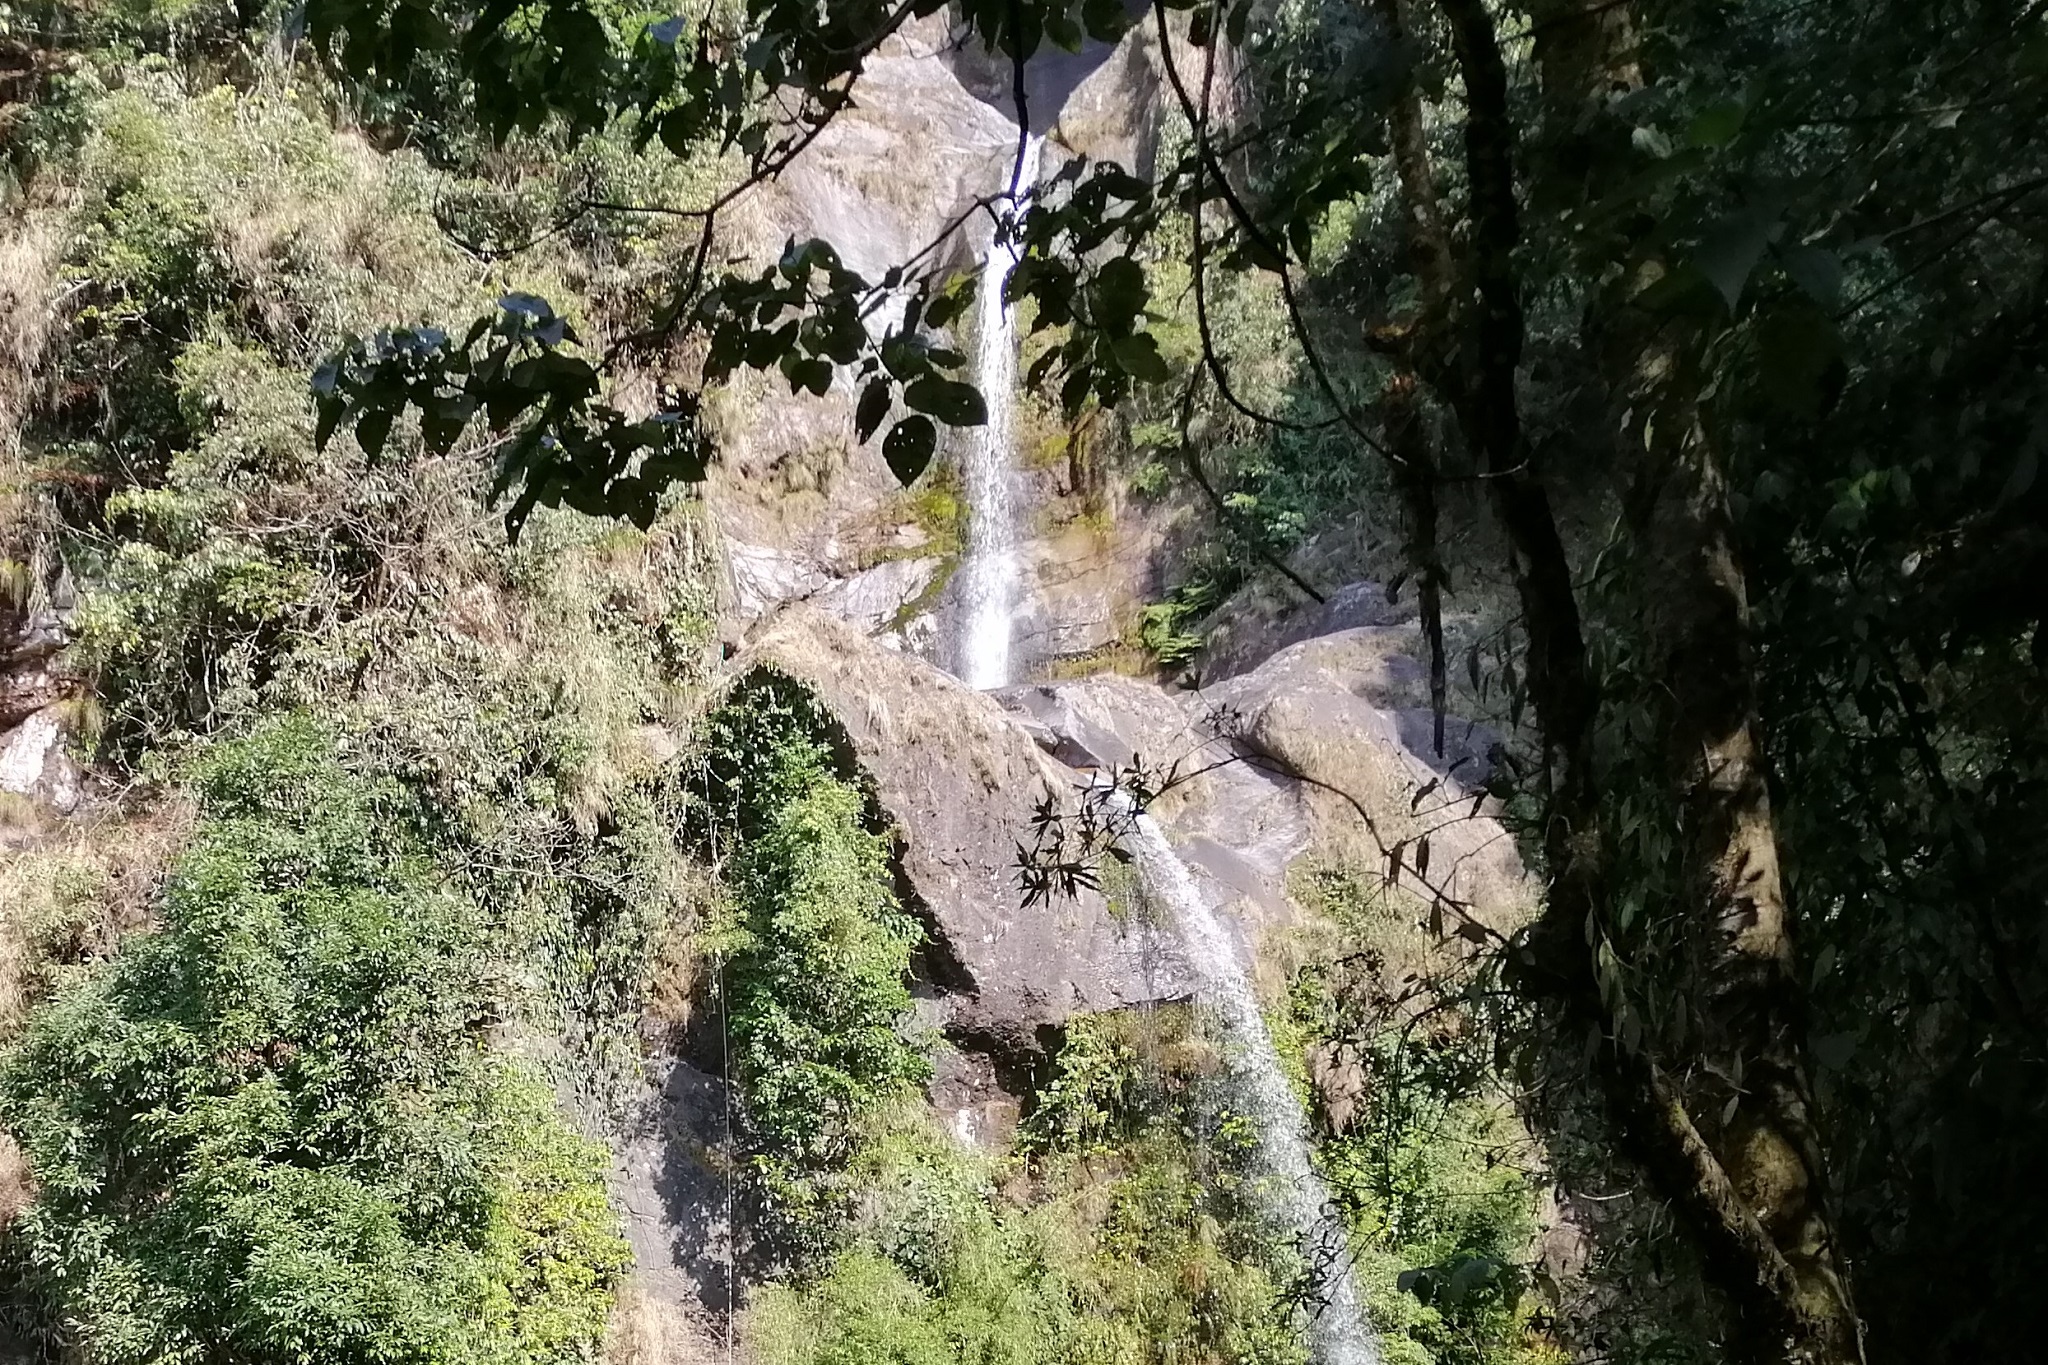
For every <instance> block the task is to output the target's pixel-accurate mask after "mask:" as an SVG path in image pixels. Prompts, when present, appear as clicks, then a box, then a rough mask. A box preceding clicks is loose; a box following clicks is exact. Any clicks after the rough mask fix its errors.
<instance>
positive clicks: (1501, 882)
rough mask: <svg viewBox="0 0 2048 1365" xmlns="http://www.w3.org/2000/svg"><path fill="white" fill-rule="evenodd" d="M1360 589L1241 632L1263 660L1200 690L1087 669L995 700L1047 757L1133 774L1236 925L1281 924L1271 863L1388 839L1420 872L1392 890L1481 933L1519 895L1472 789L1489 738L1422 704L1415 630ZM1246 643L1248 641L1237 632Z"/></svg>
mask: <svg viewBox="0 0 2048 1365" xmlns="http://www.w3.org/2000/svg"><path fill="white" fill-rule="evenodd" d="M1407 615H1408V614H1407V613H1406V612H1405V611H1403V610H1402V609H1401V608H1399V607H1396V606H1394V605H1393V604H1390V603H1388V602H1387V600H1386V596H1385V594H1384V593H1383V592H1382V591H1381V590H1380V589H1379V588H1378V587H1376V586H1375V585H1372V584H1367V583H1361V584H1354V585H1352V586H1350V587H1347V588H1345V589H1343V590H1342V591H1340V592H1338V593H1335V594H1332V596H1331V599H1330V601H1329V602H1328V603H1327V604H1325V605H1324V606H1323V607H1321V608H1319V609H1317V610H1314V611H1311V612H1305V613H1298V614H1296V615H1294V616H1293V617H1291V618H1289V619H1287V620H1285V621H1283V622H1280V623H1277V624H1275V625H1273V626H1272V627H1271V628H1269V629H1267V630H1265V631H1263V632H1261V633H1260V634H1259V636H1258V638H1259V639H1260V640H1262V641H1263V643H1265V644H1266V645H1267V646H1268V647H1269V648H1271V649H1274V650H1276V651H1277V652H1273V653H1270V654H1269V655H1268V656H1267V657H1265V658H1264V659H1263V660H1254V659H1250V658H1248V657H1240V659H1239V661H1238V668H1237V671H1236V672H1235V674H1234V675H1233V676H1230V677H1228V678H1226V679H1225V680H1224V681H1222V682H1219V683H1215V684H1212V685H1211V686H1209V687H1206V688H1204V689H1202V690H1200V691H1178V692H1169V691H1167V690H1166V689H1164V688H1161V687H1158V686H1156V685H1154V684H1151V683H1147V682H1142V681H1139V680H1137V679H1133V678H1125V677H1117V676H1112V675H1102V676H1096V677H1091V678H1084V679H1079V680H1076V681H1072V682H1061V683H1051V684H1044V685H1028V686H1022V687H1013V688H1007V689H1004V690H1003V691H1002V692H1001V693H999V694H997V695H998V696H999V697H1000V699H1001V700H1002V701H1003V703H1004V704H1005V705H1006V706H1009V707H1011V708H1012V709H1014V710H1015V711H1016V712H1018V714H1019V715H1020V716H1022V717H1024V718H1026V719H1028V721H1029V723H1030V724H1031V726H1032V727H1033V728H1034V733H1036V734H1037V735H1038V737H1039V743H1040V744H1041V746H1042V747H1044V748H1046V749H1047V751H1048V752H1049V753H1051V754H1052V756H1053V757H1055V758H1056V759H1058V760H1060V761H1061V762H1063V763H1066V764H1069V765H1071V766H1073V767H1076V768H1079V769H1082V770H1094V771H1100V772H1105V773H1107V772H1111V771H1125V770H1129V769H1131V768H1133V767H1135V768H1137V769H1140V770H1141V771H1142V774H1143V777H1144V780H1145V782H1146V783H1147V784H1148V785H1149V786H1151V787H1153V788H1155V789H1159V790H1162V791H1163V792H1164V794H1163V795H1162V796H1161V797H1160V798H1159V800H1158V801H1156V802H1155V803H1154V805H1153V807H1152V813H1153V815H1154V816H1155V817H1156V818H1157V819H1158V820H1159V822H1160V824H1161V826H1162V827H1163V828H1164V829H1165V830H1166V832H1167V834H1168V836H1169V838H1170V839H1171V840H1172V842H1173V844H1174V846H1175V848H1176V850H1177V851H1178V852H1179V854H1180V856H1181V858H1182V860H1183V861H1184V862H1186V863H1187V864H1188V865H1189V866H1190V868H1191V870H1192V871H1193V872H1194V873H1195V877H1196V882H1197V886H1198V889H1199V890H1200V891H1201V893H1202V894H1203V896H1204V897H1205V898H1206V899H1207V900H1208V901H1209V904H1210V906H1211V908H1213V909H1219V910H1223V911H1225V912H1226V913H1228V914H1230V915H1232V916H1233V917H1235V919H1236V920H1237V922H1238V923H1239V925H1240V927H1241V928H1242V929H1243V930H1244V931H1245V932H1246V934H1247V935H1248V936H1250V937H1253V938H1257V937H1259V936H1261V935H1263V934H1264V933H1265V932H1266V931H1267V930H1269V929H1271V928H1273V927H1276V926H1283V925H1285V924H1287V923H1289V922H1290V921H1291V920H1292V917H1293V914H1294V911H1293V909H1292V902H1291V901H1290V899H1289V896H1288V890H1287V876H1288V870H1289V868H1290V867H1291V866H1292V864H1293V863H1294V861H1295V860H1296V859H1297V858H1299V857H1300V856H1301V855H1302V854H1304V853H1306V852H1308V851H1309V850H1311V849H1320V850H1323V851H1325V852H1329V853H1334V854H1338V855H1340V856H1344V857H1346V858H1348V859H1351V860H1354V861H1356V862H1358V863H1360V864H1362V865H1364V866H1367V867H1378V866H1381V865H1383V864H1384V861H1385V859H1386V855H1387V852H1388V850H1390V849H1391V848H1392V847H1393V846H1394V845H1396V844H1401V845H1403V846H1404V847H1405V848H1406V849H1408V850H1410V860H1411V861H1412V856H1413V854H1412V851H1413V850H1414V849H1415V848H1416V846H1417V844H1418V841H1421V840H1423V839H1425V838H1427V840H1428V841H1429V844H1430V846H1431V863H1430V870H1429V873H1428V874H1427V877H1426V879H1424V878H1420V877H1418V876H1416V875H1415V874H1414V873H1413V872H1412V871H1411V872H1409V873H1405V874H1404V876H1403V884H1404V886H1406V888H1407V889H1408V890H1410V891H1413V892H1416V893H1417V894H1419V895H1423V896H1425V897H1426V896H1429V895H1432V894H1436V893H1441V894H1444V895H1447V896H1450V897H1453V898H1455V899H1457V900H1459V901H1461V902H1465V903H1467V904H1469V905H1470V906H1471V907H1472V908H1473V912H1474V914H1475V915H1476V916H1477V917H1478V918H1480V919H1481V920H1483V921H1484V922H1486V923H1488V924H1491V925H1493V926H1495V927H1496V928H1505V927H1507V926H1511V925H1513V924H1514V923H1517V922H1518V921H1519V918H1520V916H1521V915H1522V914H1523V913H1525V911H1526V908H1527V900H1528V892H1527V888H1526V885H1525V882H1524V877H1523V869H1522V866H1521V861H1520V858H1519V856H1518V855H1517V853H1516V850H1515V845H1514V840H1513V839H1512V838H1511V837H1509V835H1508V833H1507V831H1506V830H1504V829H1503V828H1502V827H1501V825H1500V822H1499V818H1498V816H1499V811H1498V809H1497V806H1496V805H1495V803H1493V802H1492V801H1491V800H1490V799H1487V798H1483V797H1481V796H1480V795H1479V785H1480V783H1481V782H1483V780H1484V778H1485V776H1486V772H1487V768H1488V756H1489V754H1490V752H1491V750H1492V748H1493V745H1494V743H1495V736H1493V735H1492V734H1491V733H1490V732H1488V731H1487V730H1486V729H1485V728H1484V727H1483V726H1478V725H1475V724H1473V723H1471V722H1468V721H1464V720H1462V719H1460V718H1458V717H1455V716H1447V717H1445V725H1444V740H1445V743H1444V749H1443V752H1442V753H1441V754H1438V753H1437V752H1436V749H1435V734H1434V730H1435V724H1434V722H1435V716H1434V714H1433V713H1432V712H1431V710H1430V709H1429V705H1428V700H1429V698H1428V679H1427V673H1426V670H1425V669H1424V668H1423V666H1422V665H1421V664H1420V663H1419V662H1418V660H1417V659H1416V657H1415V655H1416V651H1417V650H1418V648H1419V637H1418V634H1417V631H1416V629H1415V627H1414V626H1413V625H1412V624H1411V623H1410V622H1409V621H1408V620H1407V619H1406V618H1407ZM1241 647H1242V648H1243V649H1244V650H1245V651H1246V653H1247V654H1248V653H1249V651H1250V649H1252V648H1253V647H1254V645H1253V644H1252V640H1251V637H1249V636H1248V637H1247V638H1246V639H1244V640H1243V641H1241Z"/></svg>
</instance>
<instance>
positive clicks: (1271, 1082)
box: [1113, 796, 1379, 1365]
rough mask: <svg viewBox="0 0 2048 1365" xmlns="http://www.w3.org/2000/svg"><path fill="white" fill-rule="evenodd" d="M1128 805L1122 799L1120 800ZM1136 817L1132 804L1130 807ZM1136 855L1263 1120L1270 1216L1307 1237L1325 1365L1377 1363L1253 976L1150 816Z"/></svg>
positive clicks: (1346, 1254)
mask: <svg viewBox="0 0 2048 1365" xmlns="http://www.w3.org/2000/svg"><path fill="white" fill-rule="evenodd" d="M1113 799H1116V800H1120V801H1121V800H1123V799H1124V798H1122V797H1121V796H1118V797H1116V798H1113ZM1126 808H1127V809H1128V808H1129V807H1128V803H1127V802H1126ZM1133 825H1134V831H1135V839H1134V840H1133V844H1134V847H1133V848H1132V849H1131V852H1132V854H1133V856H1134V857H1135V858H1136V860H1137V864H1138V871H1139V873H1140V874H1141V875H1142V876H1143V878H1144V882H1145V886H1146V888H1147V889H1148V890H1150V891H1151V892H1152V893H1153V894H1155V895H1157V896H1159V897H1161V898H1162V899H1164V900H1165V901H1166V903H1167V905H1168V906H1169V907H1171V909H1172V911H1173V915H1174V919H1175V921H1176V923H1177V924H1178V926H1179V929H1180V933H1181V937H1182V940H1183V942H1184V943H1185V944H1186V945H1187V949H1188V956H1189V958H1190V959H1191V960H1192V965H1193V966H1194V969H1195V971H1196V973H1197V975H1198V976H1199V977H1200V978H1201V982H1202V993H1203V995H1204V997H1205V1003H1206V1004H1208V1005H1209V1006H1210V1007H1211V1008H1212V1009H1214V1010H1215V1011H1216V1013H1217V1014H1218V1015H1219V1016H1221V1018H1222V1022H1223V1026H1224V1029H1225V1030H1226V1032H1227V1033H1228V1034H1229V1035H1230V1038H1231V1041H1232V1042H1233V1043H1234V1044H1235V1047H1234V1049H1233V1055H1232V1056H1231V1057H1230V1058H1229V1065H1230V1068H1231V1071H1232V1073H1233V1075H1234V1077H1235V1079H1236V1081H1237V1083H1238V1085H1239V1086H1240V1087H1242V1093H1243V1095H1244V1097H1245V1098H1246V1099H1247V1100H1248V1101H1249V1102H1250V1104H1251V1107H1252V1109H1253V1111H1254V1114H1255V1116H1256V1118H1257V1120H1258V1128H1259V1146H1258V1162H1259V1166H1260V1168H1261V1174H1262V1175H1263V1176H1264V1177H1265V1180H1264V1182H1263V1184H1264V1185H1265V1186H1266V1188H1267V1189H1268V1190H1269V1191H1270V1193H1269V1194H1268V1203H1269V1207H1270V1211H1271V1212H1272V1213H1273V1214H1274V1215H1275V1216H1276V1217H1278V1218H1280V1219H1282V1220H1283V1221H1284V1222H1285V1223H1286V1225H1287V1226H1288V1227H1289V1228H1290V1229H1291V1230H1292V1231H1293V1232H1294V1233H1295V1234H1296V1235H1298V1236H1299V1237H1300V1238H1301V1239H1302V1247H1303V1251H1304V1252H1305V1254H1306V1255H1307V1257H1308V1261H1309V1267H1310V1271H1311V1273H1312V1275H1313V1276H1314V1288H1315V1289H1316V1291H1317V1297H1318V1299H1319V1300H1320V1302H1321V1304H1322V1308H1321V1310H1320V1312H1318V1313H1317V1314H1316V1316H1315V1320H1314V1322H1313V1324H1312V1325H1311V1327H1310V1332H1309V1337H1310V1343H1311V1345H1312V1346H1313V1347H1314V1350H1315V1358H1316V1360H1317V1361H1318V1362H1319V1365H1378V1362H1379V1346H1378V1343H1377V1342H1376V1341H1375V1340H1374V1338H1373V1335H1372V1330H1371V1328H1369V1327H1368V1326H1367V1325H1366V1319H1365V1310H1364V1306H1363V1305H1362V1304H1361V1303H1360V1301H1359V1296H1358V1285H1357V1283H1356V1282H1355V1281H1354V1280H1353V1278H1352V1274H1351V1255H1350V1248H1349V1245H1348V1242H1347V1240H1346V1237H1345V1232H1344V1226H1343V1224H1342V1222H1341V1221H1340V1220H1339V1218H1338V1217H1337V1214H1336V1212H1335V1209H1334V1206H1333V1205H1332V1204H1331V1202H1330V1191H1329V1188H1328V1187H1327V1186H1326V1185H1324V1184H1323V1179H1322V1177H1321V1176H1319V1175H1317V1174H1316V1170H1315V1167H1314V1165H1313V1164H1312V1163H1311V1162H1310V1160H1309V1139H1308V1124H1307V1121H1306V1119H1305V1118H1304V1117H1303V1115H1302V1112H1301V1105H1300V1103H1299V1101H1297V1100H1296V1098H1295V1095H1294V1091H1293V1088H1292V1087H1290V1086H1289V1085H1288V1083H1287V1077H1286V1076H1285V1075H1284V1074H1283V1073H1282V1072H1281V1070H1280V1057H1279V1054H1278V1053H1276V1052H1275V1051H1274V1050H1273V1037H1272V1035H1271V1034H1270V1033H1268V1032H1267V1030H1266V1021H1265V1018H1264V1016H1263V1015H1261V1014H1260V1013H1259V1001H1258V997H1257V995H1255V994H1254V993H1253V991H1252V985H1251V980H1250V978H1249V977H1248V976H1247V975H1246V973H1245V968H1244V964H1243V962H1242V961H1240V960H1239V958H1238V955H1237V945H1236V944H1235V943H1233V942H1232V941H1231V936H1230V934H1229V932H1228V931H1227V930H1226V929H1225V928H1224V926H1223V922H1222V920H1220V919H1219V918H1218V917H1217V915H1216V912H1215V911H1214V910H1211V909H1210V908H1209V905H1208V902H1207V901H1205V900H1204V899H1203V898H1202V895H1201V893H1200V891H1199V890H1198V889H1197V888H1196V886H1195V882H1194V877H1193V876H1192V875H1191V874H1190V873H1189V872H1188V868H1187V864H1186V863H1183V862H1182V861H1181V859H1180V855H1179V854H1177V853H1175V852H1174V851H1173V845H1172V844H1170V843H1168V842H1167V840H1166V835H1165V833H1164V831H1162V830H1161V829H1160V828H1159V825H1158V824H1157V823H1156V822H1155V821H1154V820H1153V819H1152V817H1151V816H1149V815H1144V814H1138V815H1136V816H1135V819H1134V821H1133Z"/></svg>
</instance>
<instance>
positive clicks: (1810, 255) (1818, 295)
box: [1782, 246, 1842, 313]
mask: <svg viewBox="0 0 2048 1365" xmlns="http://www.w3.org/2000/svg"><path fill="white" fill-rule="evenodd" d="M1782 261H1783V264H1784V267H1785V273H1786V274H1787V275H1789V276H1791V277H1792V282H1793V283H1794V284H1796V285H1798V286H1799V287H1800V288H1801V289H1803V290H1805V291H1806V295H1807V297H1808V298H1810V299H1812V300H1813V301H1814V302H1815V303H1817V304H1819V305H1820V306H1821V307H1822V308H1825V309H1827V310H1828V311H1829V312H1831V313H1832V312H1833V311H1834V310H1835V309H1837V308H1840V307H1841V306H1842V262H1841V259H1840V258H1839V257H1837V256H1836V255H1835V253H1834V252H1832V251H1828V250H1825V249H1823V248H1821V247H1817V246H1795V247H1793V248H1792V249H1791V250H1790V251H1787V252H1785V253H1784V256H1783V258H1782Z"/></svg>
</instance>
